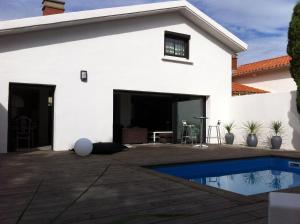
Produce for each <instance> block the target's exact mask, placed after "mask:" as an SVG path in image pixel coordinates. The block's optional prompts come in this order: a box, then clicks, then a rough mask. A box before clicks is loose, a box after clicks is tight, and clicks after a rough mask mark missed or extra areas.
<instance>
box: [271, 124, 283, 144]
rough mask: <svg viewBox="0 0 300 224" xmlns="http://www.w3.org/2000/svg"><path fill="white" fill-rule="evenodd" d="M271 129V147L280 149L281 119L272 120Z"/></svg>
mask: <svg viewBox="0 0 300 224" xmlns="http://www.w3.org/2000/svg"><path fill="white" fill-rule="evenodd" d="M271 129H272V131H273V132H274V134H275V135H274V136H272V138H271V145H272V149H280V147H281V144H282V137H281V136H280V134H281V133H282V129H283V127H282V122H281V121H273V122H272V124H271Z"/></svg>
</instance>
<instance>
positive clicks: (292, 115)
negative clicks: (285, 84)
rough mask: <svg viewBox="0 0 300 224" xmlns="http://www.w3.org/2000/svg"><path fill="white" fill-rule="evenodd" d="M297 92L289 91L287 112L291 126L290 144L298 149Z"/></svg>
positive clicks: (299, 145) (299, 148)
mask: <svg viewBox="0 0 300 224" xmlns="http://www.w3.org/2000/svg"><path fill="white" fill-rule="evenodd" d="M296 97H297V92H296V91H292V92H291V104H290V111H289V112H288V118H289V125H290V126H291V127H292V128H293V136H291V140H292V142H291V144H292V145H293V147H294V148H295V149H296V150H297V151H300V114H299V113H298V111H297V107H296Z"/></svg>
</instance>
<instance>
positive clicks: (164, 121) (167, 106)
mask: <svg viewBox="0 0 300 224" xmlns="http://www.w3.org/2000/svg"><path fill="white" fill-rule="evenodd" d="M205 104H206V97H205V96H196V95H184V94H168V93H153V92H137V91H123V90H114V126H113V127H114V128H113V131H114V133H113V139H114V142H119V143H124V135H126V136H128V135H129V134H128V133H131V136H133V138H135V139H131V141H133V142H132V143H146V142H153V140H154V139H153V138H154V135H153V132H157V133H158V137H160V139H159V140H163V141H166V142H172V143H178V142H181V133H182V121H183V120H185V121H187V122H188V123H191V124H195V126H197V127H198V126H199V121H198V120H196V119H194V117H198V116H205V114H206V113H205V110H206V108H205ZM204 127H205V124H204ZM163 132H164V133H163ZM202 133H203V139H205V133H206V132H205V131H203V132H202ZM142 135H143V136H142ZM145 135H146V137H145ZM170 135H171V137H170ZM151 137H152V138H151ZM136 139H141V140H137V141H135V140H136ZM145 139H147V141H146V140H145ZM126 143H128V140H126Z"/></svg>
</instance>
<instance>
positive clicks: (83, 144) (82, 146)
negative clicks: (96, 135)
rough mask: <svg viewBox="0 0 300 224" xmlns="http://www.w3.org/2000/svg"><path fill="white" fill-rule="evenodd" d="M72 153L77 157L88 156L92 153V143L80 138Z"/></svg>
mask: <svg viewBox="0 0 300 224" xmlns="http://www.w3.org/2000/svg"><path fill="white" fill-rule="evenodd" d="M74 151H75V152H76V154H77V155H79V156H88V155H90V154H91V153H92V151H93V143H92V142H91V141H90V140H89V139H87V138H81V139H79V140H77V141H76V143H75V146H74Z"/></svg>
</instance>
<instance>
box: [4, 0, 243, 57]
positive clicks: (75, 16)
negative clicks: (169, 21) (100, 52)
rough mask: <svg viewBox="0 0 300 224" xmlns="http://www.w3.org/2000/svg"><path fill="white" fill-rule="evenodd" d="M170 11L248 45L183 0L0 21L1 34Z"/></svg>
mask: <svg viewBox="0 0 300 224" xmlns="http://www.w3.org/2000/svg"><path fill="white" fill-rule="evenodd" d="M172 11H181V12H185V13H189V14H190V15H192V16H193V17H194V20H195V21H194V22H196V23H197V22H198V24H196V25H198V26H200V27H201V26H202V28H206V29H207V30H209V33H210V34H211V35H213V36H215V37H216V38H217V39H219V41H221V42H223V43H224V44H225V45H227V46H228V47H229V48H230V49H232V50H233V51H234V52H235V53H238V52H242V51H245V50H246V49H247V47H248V45H247V44H246V43H245V42H243V41H242V40H240V39H239V38H238V37H236V36H235V35H234V34H232V33H231V32H230V31H228V30H227V29H225V28H224V27H223V26H221V25H220V24H219V23H217V22H216V21H215V20H213V19H211V18H210V17H209V16H207V15H206V14H205V13H203V12H202V11H200V10H199V9H198V8H196V7H195V6H193V5H192V4H190V3H189V2H187V1H186V0H178V1H166V2H159V3H150V4H139V5H131V6H122V7H113V8H102V9H95V10H87V11H79V12H68V13H63V14H55V15H50V16H38V17H30V18H24V19H16V20H8V21H0V36H1V35H2V36H3V35H9V34H17V33H24V32H31V31H35V30H36V31H37V30H43V29H51V28H59V27H65V26H73V25H81V24H87V23H92V22H102V21H108V20H116V19H122V18H131V17H135V16H142V15H151V14H156V13H164V12H172ZM200 23H203V24H200Z"/></svg>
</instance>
